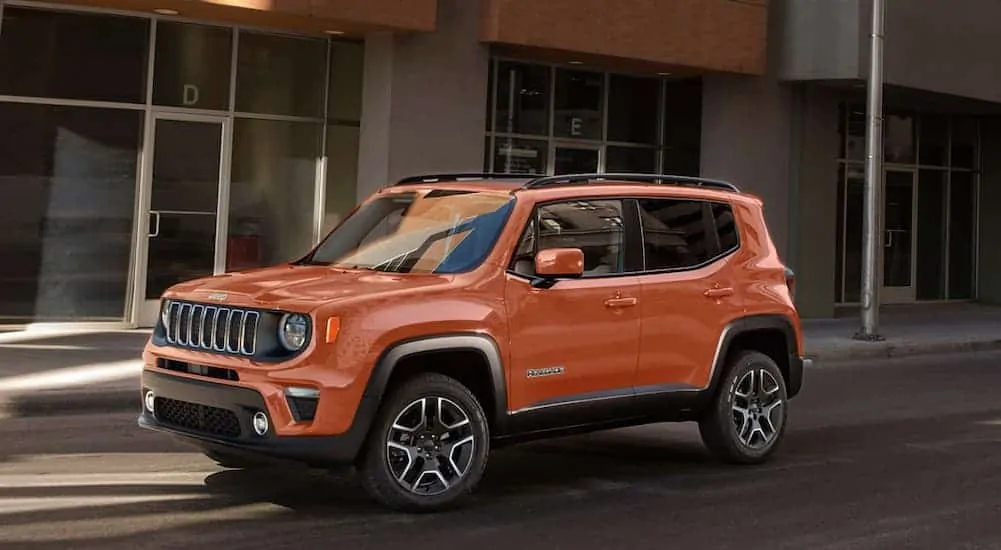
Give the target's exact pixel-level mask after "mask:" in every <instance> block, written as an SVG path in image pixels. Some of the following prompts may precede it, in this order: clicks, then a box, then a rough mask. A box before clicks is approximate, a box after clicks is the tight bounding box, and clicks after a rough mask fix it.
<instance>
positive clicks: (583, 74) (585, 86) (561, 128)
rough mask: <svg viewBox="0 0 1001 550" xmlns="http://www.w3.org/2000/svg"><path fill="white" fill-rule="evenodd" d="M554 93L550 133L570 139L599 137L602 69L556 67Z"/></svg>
mask: <svg viewBox="0 0 1001 550" xmlns="http://www.w3.org/2000/svg"><path fill="white" fill-rule="evenodd" d="M555 97H556V99H555V105H554V107H553V108H554V110H555V111H556V113H555V116H554V121H553V124H554V127H553V135H555V136H557V137H568V138H574V139H601V138H602V129H601V126H602V113H603V112H604V109H603V107H604V100H605V99H604V98H605V75H604V74H603V73H595V72H591V71H572V70H567V69H557V70H556V92H555Z"/></svg>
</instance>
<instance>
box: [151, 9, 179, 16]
mask: <svg viewBox="0 0 1001 550" xmlns="http://www.w3.org/2000/svg"><path fill="white" fill-rule="evenodd" d="M153 11H155V12H156V13H159V14H160V15H178V14H179V13H181V12H179V11H177V10H172V9H170V8H157V9H155V10H153Z"/></svg>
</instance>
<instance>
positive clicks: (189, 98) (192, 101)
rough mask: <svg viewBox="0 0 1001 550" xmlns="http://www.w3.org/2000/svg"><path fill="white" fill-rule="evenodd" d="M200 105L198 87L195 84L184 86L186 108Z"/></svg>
mask: <svg viewBox="0 0 1001 550" xmlns="http://www.w3.org/2000/svg"><path fill="white" fill-rule="evenodd" d="M197 104H198V86H195V85H194V84H185V85H184V106H185V107H190V106H192V105H197Z"/></svg>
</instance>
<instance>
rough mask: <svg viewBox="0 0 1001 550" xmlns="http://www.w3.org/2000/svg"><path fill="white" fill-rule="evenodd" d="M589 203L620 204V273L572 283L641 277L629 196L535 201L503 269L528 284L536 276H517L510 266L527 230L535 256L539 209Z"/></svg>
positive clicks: (636, 222) (634, 215)
mask: <svg viewBox="0 0 1001 550" xmlns="http://www.w3.org/2000/svg"><path fill="white" fill-rule="evenodd" d="M591 201H619V202H620V203H621V204H622V233H623V238H622V255H623V270H622V271H620V272H618V273H600V274H596V275H583V276H582V277H580V278H578V279H574V280H594V279H609V278H614V277H635V276H638V275H642V274H643V263H644V258H643V244H642V241H641V235H640V233H639V211H638V206H637V203H636V200H635V198H634V197H633V196H632V195H590V194H588V195H579V196H574V197H565V198H559V199H551V200H546V201H538V202H536V203H535V204H533V205H532V212H531V213H530V214H529V216H528V217H527V218H526V220H525V222H524V223H523V224H522V228H521V231H520V232H519V233H518V239H517V240H516V241H515V243H514V246H513V247H512V248H511V249H510V250H509V252H508V257H507V261H506V262H505V267H504V270H505V271H506V272H507V273H509V274H510V275H513V276H515V277H518V278H520V279H524V280H528V281H531V280H533V279H536V278H537V277H533V276H528V275H525V274H523V273H518V272H517V271H515V270H514V263H515V261H516V259H517V252H518V249H519V248H521V243H522V242H523V241H524V240H525V238H526V236H527V235H528V234H529V233H528V232H529V230H531V231H532V233H533V234H534V235H535V242H534V243H533V244H532V258H535V256H536V255H537V254H538V253H539V226H540V223H541V220H540V214H541V210H542V209H543V208H545V207H546V206H550V205H553V204H563V203H568V202H591Z"/></svg>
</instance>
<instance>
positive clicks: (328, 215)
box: [323, 125, 361, 235]
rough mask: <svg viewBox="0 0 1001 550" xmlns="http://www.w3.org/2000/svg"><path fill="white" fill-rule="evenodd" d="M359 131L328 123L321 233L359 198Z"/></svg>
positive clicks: (327, 231)
mask: <svg viewBox="0 0 1001 550" xmlns="http://www.w3.org/2000/svg"><path fill="white" fill-rule="evenodd" d="M360 133H361V132H360V130H359V129H358V128H357V127H351V126H335V125H331V126H327V189H326V193H325V203H326V207H325V209H324V217H323V234H324V235H325V234H327V233H329V232H330V231H331V230H332V229H333V228H334V227H336V226H337V224H339V223H341V220H343V219H344V218H345V217H347V215H348V214H349V213H350V212H351V210H352V209H353V208H354V207H355V204H356V203H357V201H358V146H359V137H360Z"/></svg>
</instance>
